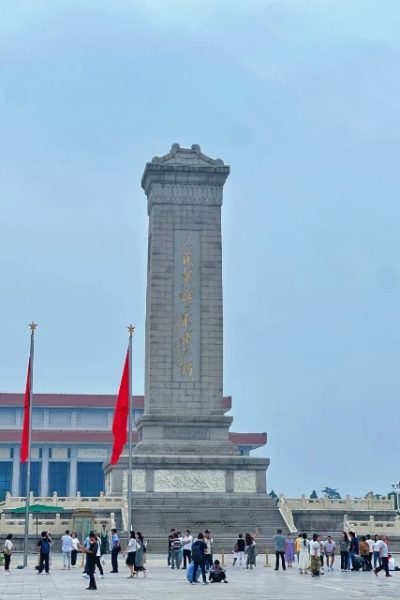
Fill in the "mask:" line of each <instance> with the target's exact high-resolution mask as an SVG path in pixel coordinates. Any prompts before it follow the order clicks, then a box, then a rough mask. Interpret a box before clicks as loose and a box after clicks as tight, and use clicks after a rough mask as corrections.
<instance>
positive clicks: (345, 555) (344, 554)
mask: <svg viewBox="0 0 400 600" xmlns="http://www.w3.org/2000/svg"><path fill="white" fill-rule="evenodd" d="M340 568H341V569H342V571H347V569H348V568H349V552H348V550H341V551H340Z"/></svg>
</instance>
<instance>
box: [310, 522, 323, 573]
mask: <svg viewBox="0 0 400 600" xmlns="http://www.w3.org/2000/svg"><path fill="white" fill-rule="evenodd" d="M319 537H320V536H319V535H318V534H317V533H314V534H313V539H312V542H310V556H311V572H312V576H313V577H319V575H320V572H321V544H320V542H319V539H318V538H319Z"/></svg>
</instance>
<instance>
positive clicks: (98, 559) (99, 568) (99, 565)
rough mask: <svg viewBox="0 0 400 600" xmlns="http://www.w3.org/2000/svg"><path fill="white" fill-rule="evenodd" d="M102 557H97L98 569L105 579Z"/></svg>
mask: <svg viewBox="0 0 400 600" xmlns="http://www.w3.org/2000/svg"><path fill="white" fill-rule="evenodd" d="M100 559H101V556H96V567H97V568H98V570H99V573H100V575H101V576H102V577H103V575H104V573H103V567H102V565H101V560H100Z"/></svg>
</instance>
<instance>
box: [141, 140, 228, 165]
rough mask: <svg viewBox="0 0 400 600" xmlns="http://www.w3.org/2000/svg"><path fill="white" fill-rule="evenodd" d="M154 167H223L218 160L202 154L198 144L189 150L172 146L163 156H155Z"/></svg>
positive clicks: (221, 161)
mask: <svg viewBox="0 0 400 600" xmlns="http://www.w3.org/2000/svg"><path fill="white" fill-rule="evenodd" d="M151 162H152V163H153V164H156V165H165V166H171V167H172V166H183V167H184V166H187V167H210V166H212V167H214V166H224V161H223V160H221V159H220V158H210V157H209V156H206V154H203V153H202V151H201V148H200V146H199V145H198V144H192V147H191V148H181V147H180V145H179V144H172V146H171V150H170V151H169V152H168V153H167V154H164V156H155V157H154V158H153V159H152V161H151Z"/></svg>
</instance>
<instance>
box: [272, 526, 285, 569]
mask: <svg viewBox="0 0 400 600" xmlns="http://www.w3.org/2000/svg"><path fill="white" fill-rule="evenodd" d="M273 540H274V544H275V569H274V570H275V571H279V558H280V559H281V562H282V569H283V570H284V571H286V563H285V544H286V538H285V536H284V535H282V529H277V530H276V535H274V537H273Z"/></svg>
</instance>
